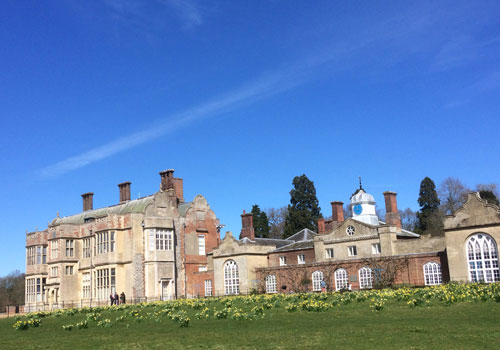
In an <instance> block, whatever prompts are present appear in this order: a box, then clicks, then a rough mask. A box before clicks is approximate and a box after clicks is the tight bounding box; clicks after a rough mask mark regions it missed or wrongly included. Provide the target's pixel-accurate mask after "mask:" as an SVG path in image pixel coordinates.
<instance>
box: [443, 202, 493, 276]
mask: <svg viewBox="0 0 500 350" xmlns="http://www.w3.org/2000/svg"><path fill="white" fill-rule="evenodd" d="M444 232H445V236H446V252H447V255H448V262H449V265H450V279H451V280H452V281H456V282H468V281H471V280H473V278H472V276H471V267H472V266H471V263H472V264H477V261H476V260H477V259H470V258H469V256H468V254H467V253H468V249H467V247H468V243H469V241H470V239H471V238H472V237H474V236H479V235H480V236H482V238H483V237H484V238H488V240H489V242H488V243H490V242H491V243H493V244H494V245H490V246H489V252H487V251H486V250H485V249H484V248H485V247H484V243H485V242H484V241H483V244H482V245H480V251H479V252H478V251H475V252H474V253H475V254H474V255H477V254H481V255H482V256H483V257H485V255H486V258H487V259H486V261H485V264H488V263H489V264H491V265H490V266H491V268H492V269H494V268H495V267H496V270H498V243H499V242H500V208H499V207H497V206H496V205H493V204H489V203H487V202H486V201H484V200H482V199H481V197H480V196H479V193H470V194H469V196H468V198H467V202H466V203H465V204H464V206H463V207H462V208H460V209H459V210H457V212H456V213H454V215H450V216H447V217H446V218H445V220H444ZM488 255H489V256H488ZM495 257H496V266H495ZM491 258H493V259H491ZM489 260H492V261H489ZM482 268H483V269H488V270H489V269H490V267H488V266H487V265H486V266H483V267H482ZM486 272H487V270H486V271H485V273H486ZM493 272H494V271H493ZM494 275H495V274H493V277H494V280H496V281H499V280H500V276H498V275H497V278H498V279H497V278H495V276H494ZM484 278H485V280H486V281H487V282H489V281H488V280H487V276H486V274H485V275H484Z"/></svg>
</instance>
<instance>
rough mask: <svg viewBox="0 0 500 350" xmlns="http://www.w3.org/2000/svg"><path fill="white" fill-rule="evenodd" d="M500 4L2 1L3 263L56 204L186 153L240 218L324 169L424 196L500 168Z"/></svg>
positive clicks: (340, 184)
mask: <svg viewBox="0 0 500 350" xmlns="http://www.w3.org/2000/svg"><path fill="white" fill-rule="evenodd" d="M498 13H500V4H498V2H495V1H481V2H470V1H466V2H462V1H449V2H446V1H440V2H424V1H421V2H420V1H419V2H406V3H405V2H402V1H394V2H381V3H378V4H375V2H367V1H360V2H356V1H348V2H346V1H338V2H336V1H315V2H310V1H284V0H283V1H279V0H274V1H252V2H248V1H195V0H191V1H181V0H163V1H160V0H157V1H153V0H151V1H138V0H119V1H111V0H108V1H76V0H75V1H43V2H39V1H11V2H2V4H1V5H0V44H1V45H0V47H1V54H0V77H1V82H2V83H1V84H0V99H1V103H0V116H1V120H2V124H1V125H2V131H3V133H2V134H3V135H2V136H3V137H2V138H1V139H0V156H1V160H2V171H1V172H0V181H1V186H0V196H1V198H2V201H1V204H0V212H1V219H2V228H1V231H0V232H1V237H2V243H3V244H2V247H3V249H2V254H1V255H0V275H4V274H6V273H8V272H10V271H12V270H14V269H19V270H21V271H24V268H25V250H24V244H25V232H26V230H29V231H32V230H34V229H35V228H36V227H37V228H38V229H43V228H45V227H46V226H47V222H48V221H51V220H52V219H53V218H54V217H55V216H56V213H57V212H59V213H60V215H61V216H66V215H71V214H75V213H78V212H80V211H81V207H82V201H81V197H80V195H81V194H82V193H84V192H88V191H92V192H94V193H95V195H94V208H97V207H103V206H108V205H112V204H116V203H117V201H118V187H117V184H118V183H120V182H123V181H131V182H132V198H137V197H138V196H144V195H148V194H151V193H154V192H155V191H157V190H158V186H159V175H158V171H160V170H163V169H167V168H175V169H176V175H177V176H179V177H182V178H184V194H185V198H186V199H187V200H191V199H192V198H193V197H194V196H195V195H196V194H203V195H204V196H205V197H206V198H207V199H208V201H209V203H210V205H211V207H212V208H213V209H214V211H215V213H216V214H217V216H218V217H219V218H220V220H221V222H222V223H224V224H226V225H227V226H226V229H227V230H231V231H233V232H234V233H236V234H237V233H239V231H240V228H241V222H240V216H239V215H240V214H241V212H242V211H243V209H246V210H250V209H251V206H252V204H256V203H257V204H259V205H260V206H261V208H270V207H281V206H284V205H286V204H288V202H289V191H290V189H291V182H292V179H293V177H294V176H296V175H300V174H302V173H305V174H306V175H307V176H308V177H309V178H310V179H311V180H313V181H314V183H315V186H316V190H317V194H318V199H319V201H320V206H321V208H322V212H323V214H324V215H325V216H328V215H330V204H329V203H330V201H332V200H341V201H344V202H347V201H348V200H349V196H350V194H351V193H352V192H353V191H354V189H355V188H356V186H357V181H358V176H362V178H363V185H364V187H365V188H366V189H367V191H368V192H370V193H372V194H373V195H374V196H375V199H376V200H377V201H378V203H379V206H380V207H383V196H382V192H383V191H386V190H393V191H396V192H398V204H399V207H400V208H401V209H404V208H406V207H410V208H412V209H418V204H417V197H418V190H419V184H420V181H421V180H422V179H423V178H424V177H425V176H429V177H431V178H432V179H434V181H435V182H436V183H437V184H439V182H440V181H442V180H443V179H444V178H446V177H448V176H455V177H458V178H459V179H461V180H462V181H463V182H464V183H466V184H467V185H469V186H471V187H473V186H474V185H476V184H478V183H492V182H493V183H497V182H498V174H499V173H500V162H498V159H499V153H500V152H499V149H500V138H499V137H498V132H499V130H500V121H499V116H500V114H499V111H500V98H499V92H500V17H499V16H498Z"/></svg>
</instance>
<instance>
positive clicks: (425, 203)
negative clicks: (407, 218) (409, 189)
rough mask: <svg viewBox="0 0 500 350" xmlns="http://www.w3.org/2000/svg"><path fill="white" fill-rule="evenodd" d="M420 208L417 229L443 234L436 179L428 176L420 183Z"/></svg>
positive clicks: (425, 232)
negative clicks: (433, 179)
mask: <svg viewBox="0 0 500 350" xmlns="http://www.w3.org/2000/svg"><path fill="white" fill-rule="evenodd" d="M418 204H419V205H420V210H419V211H418V212H417V219H418V220H417V225H416V228H415V231H417V232H418V233H423V234H430V235H433V236H434V235H440V234H442V228H443V222H442V217H441V211H440V210H439V204H440V201H439V198H438V194H437V192H436V185H435V184H434V181H432V180H431V179H430V178H428V177H426V178H425V179H423V180H422V182H421V183H420V194H419V197H418Z"/></svg>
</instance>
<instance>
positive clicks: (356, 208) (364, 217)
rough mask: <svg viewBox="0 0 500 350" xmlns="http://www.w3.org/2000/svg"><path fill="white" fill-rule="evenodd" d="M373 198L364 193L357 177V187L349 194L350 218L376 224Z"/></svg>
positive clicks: (376, 218)
mask: <svg viewBox="0 0 500 350" xmlns="http://www.w3.org/2000/svg"><path fill="white" fill-rule="evenodd" d="M375 208H376V207H375V199H374V198H373V196H372V195H371V194H369V193H366V191H365V190H364V188H363V186H362V185H361V178H360V179H359V188H358V189H357V190H356V192H354V193H353V195H352V196H351V210H352V218H353V219H354V220H357V221H361V222H364V223H366V224H369V225H378V224H379V222H378V217H377V212H376V209H375Z"/></svg>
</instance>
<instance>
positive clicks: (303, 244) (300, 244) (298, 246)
mask: <svg viewBox="0 0 500 350" xmlns="http://www.w3.org/2000/svg"><path fill="white" fill-rule="evenodd" d="M315 236H317V233H316V232H314V231H311V230H309V229H307V228H305V229H303V230H301V231H299V232H297V233H296V234H294V235H291V236H290V237H288V238H287V239H285V240H284V241H285V242H286V244H284V245H282V246H280V247H278V246H276V249H275V250H273V251H272V252H271V253H274V252H286V251H290V250H302V249H311V248H313V247H314V237H315Z"/></svg>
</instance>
